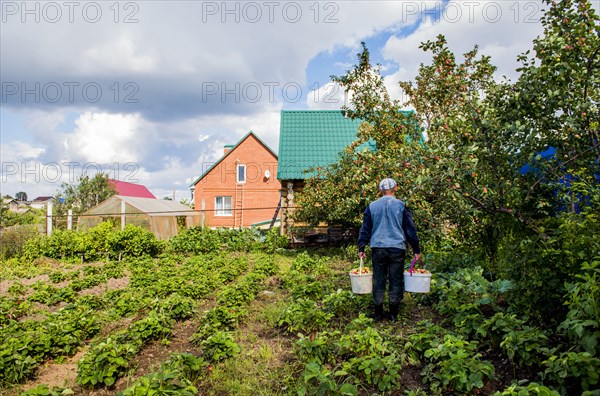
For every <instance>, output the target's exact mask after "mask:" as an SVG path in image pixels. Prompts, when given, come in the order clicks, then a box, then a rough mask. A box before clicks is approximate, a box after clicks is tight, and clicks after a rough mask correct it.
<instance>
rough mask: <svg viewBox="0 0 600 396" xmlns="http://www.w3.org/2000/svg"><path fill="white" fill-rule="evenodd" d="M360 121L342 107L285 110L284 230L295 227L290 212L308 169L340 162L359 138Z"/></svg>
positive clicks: (281, 159)
mask: <svg viewBox="0 0 600 396" xmlns="http://www.w3.org/2000/svg"><path fill="white" fill-rule="evenodd" d="M361 122H362V121H360V120H352V119H349V118H346V117H345V116H344V113H343V112H342V111H339V110H283V111H281V124H280V130H279V171H278V173H277V178H278V179H279V181H280V182H281V185H282V186H283V192H282V196H283V205H282V209H283V213H282V219H281V231H282V233H283V234H287V233H288V231H289V228H290V227H291V226H293V222H292V220H291V219H290V218H289V213H291V211H292V210H293V207H294V194H296V193H298V192H300V191H302V189H303V188H304V180H305V179H307V178H308V177H309V176H312V175H314V172H309V173H307V171H308V170H309V169H311V168H314V167H319V166H327V165H329V164H332V163H335V162H337V161H338V158H339V157H338V156H339V155H340V153H341V152H342V151H343V150H344V149H345V148H346V147H347V146H348V145H350V144H351V143H352V142H354V141H355V140H356V139H357V133H358V126H359V125H360V124H361Z"/></svg>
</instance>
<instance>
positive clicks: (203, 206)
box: [190, 131, 281, 228]
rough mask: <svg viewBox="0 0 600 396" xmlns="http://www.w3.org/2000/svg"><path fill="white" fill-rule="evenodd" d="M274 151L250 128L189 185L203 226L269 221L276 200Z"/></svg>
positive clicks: (277, 191)
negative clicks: (200, 213)
mask: <svg viewBox="0 0 600 396" xmlns="http://www.w3.org/2000/svg"><path fill="white" fill-rule="evenodd" d="M276 175H277V154H275V153H274V152H273V150H271V149H270V148H269V147H268V146H267V145H266V144H265V143H263V142H262V141H261V140H260V139H259V138H258V137H257V136H256V135H255V134H254V133H253V132H252V131H250V132H248V134H246V136H244V137H243V138H242V139H241V140H240V141H239V142H238V143H237V144H235V145H227V146H225V148H224V152H223V156H222V157H221V158H220V159H219V160H218V161H217V162H216V163H214V164H213V165H212V166H211V167H210V168H208V170H206V171H205V172H204V173H203V174H202V175H201V176H200V177H198V178H197V179H196V180H195V181H194V182H193V183H192V184H191V185H190V189H191V190H192V194H193V202H194V208H195V209H196V210H200V211H202V215H203V220H202V224H203V225H204V226H207V227H229V228H239V227H250V226H260V225H263V224H270V222H271V219H272V218H273V216H274V215H275V210H276V208H277V207H278V205H279V201H280V190H281V183H280V182H279V180H277V178H276Z"/></svg>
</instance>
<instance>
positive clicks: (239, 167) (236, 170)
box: [235, 164, 248, 184]
mask: <svg viewBox="0 0 600 396" xmlns="http://www.w3.org/2000/svg"><path fill="white" fill-rule="evenodd" d="M240 169H244V180H241V179H240ZM247 169H248V168H247V167H246V164H238V165H237V167H236V168H235V182H236V183H239V184H244V183H246V179H248V174H247V172H246V171H247Z"/></svg>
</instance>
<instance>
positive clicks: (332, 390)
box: [296, 362, 358, 396]
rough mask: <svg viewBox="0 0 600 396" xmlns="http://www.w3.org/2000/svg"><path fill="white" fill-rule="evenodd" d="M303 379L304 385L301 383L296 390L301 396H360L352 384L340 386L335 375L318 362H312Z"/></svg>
mask: <svg viewBox="0 0 600 396" xmlns="http://www.w3.org/2000/svg"><path fill="white" fill-rule="evenodd" d="M301 379H302V383H300V384H299V385H298V387H297V389H296V391H297V394H298V395H299V396H304V395H316V396H324V395H334V396H341V395H344V396H356V395H358V389H357V388H356V387H355V386H354V385H352V384H350V383H344V384H341V385H339V386H338V384H337V383H336V381H335V380H334V374H333V373H332V372H331V371H330V370H328V369H327V368H325V367H322V366H321V365H319V364H318V363H316V362H311V363H308V364H307V365H306V368H305V369H304V373H303V374H302V377H301Z"/></svg>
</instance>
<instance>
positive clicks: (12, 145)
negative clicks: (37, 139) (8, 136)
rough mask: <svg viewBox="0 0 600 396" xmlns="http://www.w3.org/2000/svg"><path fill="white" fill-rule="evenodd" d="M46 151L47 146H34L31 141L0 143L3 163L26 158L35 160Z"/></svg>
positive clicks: (15, 161)
mask: <svg viewBox="0 0 600 396" xmlns="http://www.w3.org/2000/svg"><path fill="white" fill-rule="evenodd" d="M45 151H46V149H45V148H42V147H34V146H32V145H30V144H29V143H25V142H21V141H18V140H16V141H12V142H7V143H2V144H0V153H1V155H0V156H1V157H2V162H3V163H8V162H14V163H19V162H21V161H25V160H35V159H37V158H39V157H40V156H41V155H42V154H44V152H45Z"/></svg>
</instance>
